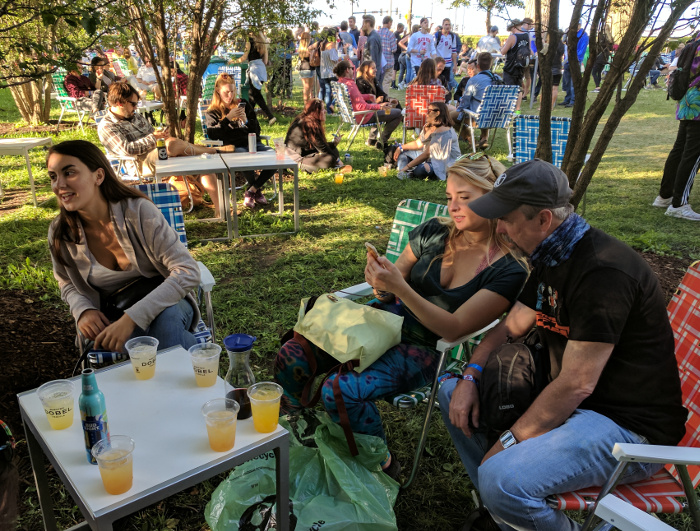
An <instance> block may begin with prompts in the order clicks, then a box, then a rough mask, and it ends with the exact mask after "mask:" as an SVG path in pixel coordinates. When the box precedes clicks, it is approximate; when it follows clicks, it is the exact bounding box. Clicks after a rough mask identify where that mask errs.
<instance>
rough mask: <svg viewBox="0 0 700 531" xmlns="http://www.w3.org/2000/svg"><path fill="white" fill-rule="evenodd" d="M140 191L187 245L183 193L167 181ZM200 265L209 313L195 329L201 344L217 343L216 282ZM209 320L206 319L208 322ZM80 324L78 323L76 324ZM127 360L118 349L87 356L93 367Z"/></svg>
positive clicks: (82, 344)
mask: <svg viewBox="0 0 700 531" xmlns="http://www.w3.org/2000/svg"><path fill="white" fill-rule="evenodd" d="M138 189H139V191H140V192H143V193H144V194H146V196H147V197H148V198H149V199H150V200H151V201H153V203H154V204H155V205H156V206H157V207H158V210H160V211H161V213H162V214H163V216H164V217H165V219H166V220H167V222H168V225H170V226H171V227H172V228H173V230H175V232H177V234H178V236H179V238H180V241H181V242H182V244H183V245H184V246H185V247H187V234H186V233H185V217H184V215H183V213H182V203H180V194H179V193H178V191H177V190H176V189H175V188H174V187H173V186H171V185H169V184H167V183H153V184H140V185H139V186H138ZM197 265H198V266H199V274H200V280H199V288H198V290H197V300H198V301H200V303H201V301H202V299H204V308H205V312H204V314H203V316H202V317H203V318H202V319H200V321H199V323H197V327H196V329H195V332H194V337H195V339H196V341H197V343H211V342H216V328H215V324H214V310H213V306H212V302H211V290H212V289H213V288H214V285H215V284H216V281H215V280H214V277H213V276H212V274H211V273H210V271H209V269H208V268H207V266H205V265H204V264H203V263H202V262H199V261H198V262H197ZM205 319H206V321H205ZM76 326H77V324H76ZM78 337H79V339H80V341H79V344H80V350H81V358H82V356H83V352H84V348H85V343H86V342H85V339H84V338H83V336H82V334H81V333H80V331H78ZM122 359H125V357H124V356H123V355H122V354H121V353H118V352H111V353H110V352H101V351H100V352H95V353H89V354H88V355H87V360H88V362H89V363H90V366H92V367H94V368H96V367H98V366H100V365H102V364H109V363H114V362H115V361H120V360H122Z"/></svg>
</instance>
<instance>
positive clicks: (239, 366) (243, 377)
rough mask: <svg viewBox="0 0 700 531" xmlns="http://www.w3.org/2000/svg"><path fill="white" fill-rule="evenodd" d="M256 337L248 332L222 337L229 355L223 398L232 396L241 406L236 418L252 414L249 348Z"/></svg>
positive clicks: (248, 416) (251, 378)
mask: <svg viewBox="0 0 700 531" xmlns="http://www.w3.org/2000/svg"><path fill="white" fill-rule="evenodd" d="M256 339H257V338H256V337H255V336H250V335H248V334H231V335H230V336H227V337H226V339H224V347H226V353H227V354H228V357H229V367H228V372H227V373H226V377H225V378H224V388H225V394H224V397H225V398H232V399H233V400H235V401H236V402H238V405H240V406H241V408H240V409H239V410H238V419H239V420H242V419H247V418H250V416H251V415H252V412H251V409H250V399H249V398H248V388H249V387H250V386H251V385H253V384H254V383H255V377H254V376H253V371H252V370H250V350H251V349H252V347H253V343H255V340H256Z"/></svg>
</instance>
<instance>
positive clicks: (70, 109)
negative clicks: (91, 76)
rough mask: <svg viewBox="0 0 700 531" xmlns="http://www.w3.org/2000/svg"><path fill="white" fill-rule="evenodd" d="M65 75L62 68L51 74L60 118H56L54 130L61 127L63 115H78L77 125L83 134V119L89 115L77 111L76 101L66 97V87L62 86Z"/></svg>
mask: <svg viewBox="0 0 700 531" xmlns="http://www.w3.org/2000/svg"><path fill="white" fill-rule="evenodd" d="M67 75H68V72H66V71H65V70H64V69H63V68H59V69H57V70H56V71H55V72H53V73H52V74H51V80H52V81H53V87H54V89H55V91H56V101H57V102H58V105H59V106H60V107H61V116H59V117H58V124H56V129H57V130H58V126H60V125H61V120H63V115H64V114H66V113H74V114H77V115H78V125H79V126H80V130H81V131H82V132H83V133H85V129H84V128H83V118H85V116H86V115H87V116H89V115H90V113H89V112H88V111H85V110H81V109H79V108H78V105H77V101H78V99H77V98H71V97H70V96H69V95H68V91H67V90H66V86H65V85H64V84H63V80H64V79H65V78H66V76H67Z"/></svg>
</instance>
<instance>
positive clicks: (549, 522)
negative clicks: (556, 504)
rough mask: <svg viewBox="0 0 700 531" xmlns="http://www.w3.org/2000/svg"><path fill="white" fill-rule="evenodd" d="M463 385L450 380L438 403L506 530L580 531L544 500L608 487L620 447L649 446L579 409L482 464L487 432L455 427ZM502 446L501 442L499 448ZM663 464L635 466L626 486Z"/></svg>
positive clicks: (473, 477) (465, 460)
mask: <svg viewBox="0 0 700 531" xmlns="http://www.w3.org/2000/svg"><path fill="white" fill-rule="evenodd" d="M457 382H458V380H456V379H451V380H447V381H446V382H445V384H444V385H443V386H442V387H441V388H440V391H439V393H438V398H439V402H440V411H441V413H442V418H443V420H444V422H445V425H446V426H447V429H448V431H449V432H450V437H452V442H453V443H454V445H455V447H456V448H457V452H458V453H459V456H460V458H461V460H462V464H463V465H464V467H465V468H466V469H467V473H468V474H469V478H470V479H471V481H472V483H473V484H474V486H475V487H476V488H477V489H478V490H479V493H480V495H481V499H482V501H483V502H484V505H485V506H486V507H487V508H488V510H489V512H490V513H491V516H493V518H494V520H496V522H497V523H498V526H499V528H500V529H502V530H503V531H507V530H512V529H520V530H522V529H533V530H534V529H536V530H537V531H574V530H578V529H580V528H581V526H580V525H579V524H577V523H576V522H573V521H572V520H570V519H569V518H568V517H567V516H566V515H565V514H564V513H563V512H562V511H557V510H555V509H552V508H551V507H549V506H548V505H547V503H546V501H545V499H546V497H547V496H549V495H552V494H558V493H564V492H570V491H574V490H578V489H582V488H585V487H590V486H592V485H603V484H604V483H605V482H606V481H607V479H608V478H609V477H610V475H611V474H612V472H613V470H614V469H615V467H616V466H617V464H618V462H617V460H616V459H615V458H614V457H613V456H612V453H611V451H612V448H613V446H614V444H615V443H618V442H626V443H636V444H639V443H642V444H644V443H646V442H647V441H646V439H645V438H644V437H642V436H641V435H637V434H636V433H634V432H631V431H629V430H626V429H624V428H622V427H620V426H618V425H617V424H615V423H614V422H613V421H612V420H610V419H609V418H607V417H605V416H603V415H600V414H599V413H595V412H594V411H590V410H585V409H577V410H576V411H575V412H574V414H573V415H572V416H571V417H569V419H568V420H567V421H566V422H565V423H564V424H562V425H561V426H559V427H558V428H555V429H553V430H551V431H549V432H547V433H545V434H544V435H540V436H539V437H535V438H532V439H528V440H526V441H522V442H520V443H518V444H516V445H515V446H511V447H510V448H508V449H507V450H503V451H501V452H499V453H497V454H495V455H494V456H492V457H491V458H490V459H489V460H488V461H486V463H484V464H483V465H480V463H481V460H482V459H483V457H484V455H485V454H486V452H488V450H489V448H488V447H487V445H486V437H485V434H484V433H482V432H477V433H475V434H474V435H473V436H472V437H471V438H467V436H466V435H464V433H463V432H462V430H460V429H459V428H456V427H455V426H453V425H452V423H450V417H449V402H450V399H451V398H452V392H453V391H454V388H455V385H457ZM497 444H499V443H497ZM661 466H662V465H658V464H648V463H630V465H629V466H628V467H627V470H626V471H625V474H624V475H623V477H622V480H621V482H622V483H630V482H633V481H638V480H640V479H643V478H645V477H648V476H650V475H652V474H654V473H655V472H656V471H658V470H659V469H660V468H661Z"/></svg>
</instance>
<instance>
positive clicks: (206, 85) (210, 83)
mask: <svg viewBox="0 0 700 531" xmlns="http://www.w3.org/2000/svg"><path fill="white" fill-rule="evenodd" d="M214 85H216V76H213V75H209V76H206V77H204V78H202V100H207V101H211V99H212V98H213V97H214Z"/></svg>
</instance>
